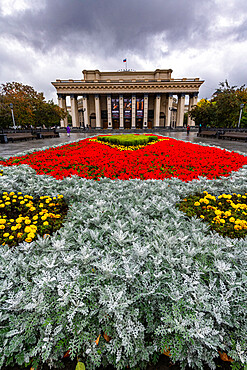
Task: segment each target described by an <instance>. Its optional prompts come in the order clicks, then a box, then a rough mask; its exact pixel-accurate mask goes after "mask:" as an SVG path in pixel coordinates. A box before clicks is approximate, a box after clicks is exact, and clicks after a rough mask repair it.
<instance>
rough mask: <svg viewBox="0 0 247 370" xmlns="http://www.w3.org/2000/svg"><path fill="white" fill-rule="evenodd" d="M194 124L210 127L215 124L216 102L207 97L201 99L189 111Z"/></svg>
mask: <svg viewBox="0 0 247 370" xmlns="http://www.w3.org/2000/svg"><path fill="white" fill-rule="evenodd" d="M189 115H190V117H191V118H192V119H193V121H195V124H196V125H198V126H199V125H200V124H201V125H202V127H212V126H215V125H216V104H215V103H214V102H211V101H210V100H207V99H201V100H200V101H199V102H198V103H197V105H195V106H194V107H193V108H192V109H191V110H190V112H189Z"/></svg>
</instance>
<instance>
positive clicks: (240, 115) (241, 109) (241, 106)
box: [238, 104, 244, 128]
mask: <svg viewBox="0 0 247 370" xmlns="http://www.w3.org/2000/svg"><path fill="white" fill-rule="evenodd" d="M243 107H244V104H240V112H239V120H238V128H239V127H240V121H241V117H242V112H243Z"/></svg>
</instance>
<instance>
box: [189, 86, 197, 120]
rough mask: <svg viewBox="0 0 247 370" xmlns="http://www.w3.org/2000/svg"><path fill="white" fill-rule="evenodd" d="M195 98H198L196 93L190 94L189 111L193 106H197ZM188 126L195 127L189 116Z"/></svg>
mask: <svg viewBox="0 0 247 370" xmlns="http://www.w3.org/2000/svg"><path fill="white" fill-rule="evenodd" d="M197 98H198V93H193V94H190V100H189V110H191V109H192V108H193V106H194V105H196V104H197ZM188 125H190V126H195V121H193V120H192V119H191V118H190V117H189V115H188Z"/></svg>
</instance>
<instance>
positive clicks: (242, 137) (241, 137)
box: [220, 132, 247, 141]
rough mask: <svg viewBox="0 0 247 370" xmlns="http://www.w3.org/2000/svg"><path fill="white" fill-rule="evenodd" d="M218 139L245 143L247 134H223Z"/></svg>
mask: <svg viewBox="0 0 247 370" xmlns="http://www.w3.org/2000/svg"><path fill="white" fill-rule="evenodd" d="M220 139H229V140H244V141H247V132H225V133H224V135H220Z"/></svg>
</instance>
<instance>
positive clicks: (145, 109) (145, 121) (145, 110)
mask: <svg viewBox="0 0 247 370" xmlns="http://www.w3.org/2000/svg"><path fill="white" fill-rule="evenodd" d="M147 127H148V94H144V107H143V128H147Z"/></svg>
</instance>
